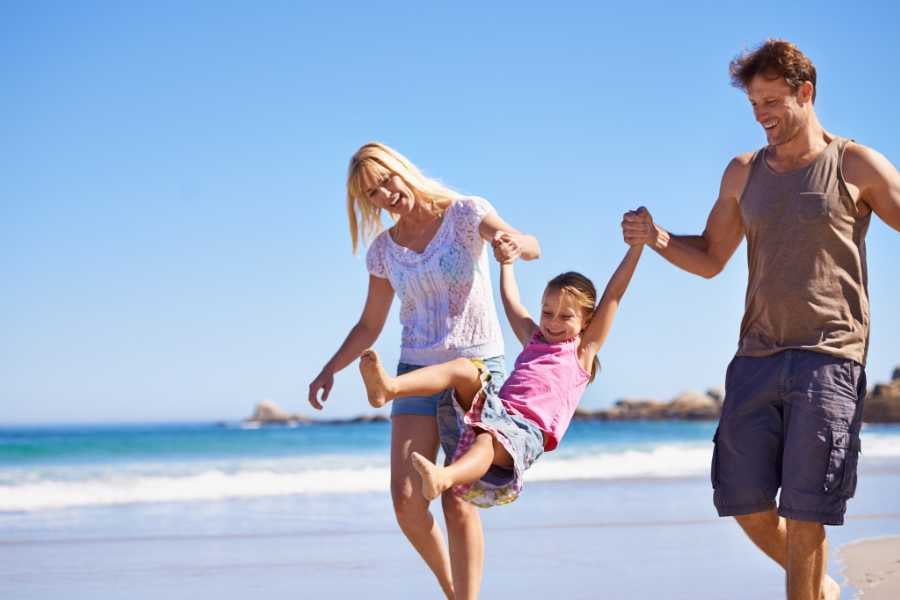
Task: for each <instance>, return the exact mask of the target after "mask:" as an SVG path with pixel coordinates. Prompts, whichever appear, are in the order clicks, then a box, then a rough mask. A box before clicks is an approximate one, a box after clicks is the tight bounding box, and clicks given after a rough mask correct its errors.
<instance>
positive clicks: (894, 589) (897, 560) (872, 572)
mask: <svg viewBox="0 0 900 600" xmlns="http://www.w3.org/2000/svg"><path fill="white" fill-rule="evenodd" d="M838 559H839V561H840V562H841V564H842V565H843V566H844V571H843V575H844V577H845V578H846V580H847V582H848V583H849V584H850V585H851V586H853V587H854V588H856V590H857V596H855V597H857V598H860V599H861V600H897V598H900V536H895V537H884V538H874V539H863V540H859V541H856V542H851V543H850V544H847V545H846V546H843V547H842V548H840V550H839V551H838Z"/></svg>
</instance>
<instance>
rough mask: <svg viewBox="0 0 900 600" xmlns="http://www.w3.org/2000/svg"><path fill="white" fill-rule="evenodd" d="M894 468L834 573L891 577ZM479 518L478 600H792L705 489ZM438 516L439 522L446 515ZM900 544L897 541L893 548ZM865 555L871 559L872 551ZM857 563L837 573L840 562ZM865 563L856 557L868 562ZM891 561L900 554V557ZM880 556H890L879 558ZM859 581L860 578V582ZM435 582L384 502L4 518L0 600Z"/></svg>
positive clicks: (562, 493)
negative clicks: (888, 552) (885, 539)
mask: <svg viewBox="0 0 900 600" xmlns="http://www.w3.org/2000/svg"><path fill="white" fill-rule="evenodd" d="M897 481H898V473H897V472H896V471H893V470H891V471H886V472H870V473H868V474H867V475H866V476H865V477H864V478H863V479H862V481H861V485H860V497H859V498H857V499H856V501H855V502H854V505H852V508H851V511H850V513H849V514H848V519H847V524H846V525H845V526H844V527H832V528H829V538H830V540H831V547H832V548H833V551H832V553H831V554H832V556H831V558H830V562H829V573H831V574H832V576H834V577H835V578H836V579H837V580H838V581H839V582H841V583H842V585H843V595H842V597H843V598H853V597H854V595H855V593H856V592H855V590H854V587H855V588H858V589H859V590H860V591H863V590H865V591H866V592H867V593H866V595H865V599H866V600H870V598H887V597H897V596H896V595H894V596H890V594H891V592H889V591H888V590H891V589H894V590H895V589H896V588H889V587H886V584H882V585H881V586H875V585H873V586H872V588H871V589H872V590H878V589H879V587H880V590H881V592H887V593H888V595H881V596H875V595H870V594H873V593H875V592H874V591H873V592H869V591H868V590H869V588H867V587H866V586H865V583H864V582H863V583H861V582H860V581H861V580H858V579H857V576H856V572H857V571H856V569H857V567H856V565H857V564H862V565H863V567H862V568H863V571H861V572H862V573H870V574H875V575H876V576H880V575H878V574H881V573H886V572H887V570H888V564H887V563H883V565H884V566H879V565H882V563H881V562H876V561H874V560H873V559H871V558H868V557H870V556H881V557H883V556H885V552H884V551H883V549H882V547H881V546H880V545H872V544H881V543H882V542H881V541H880V540H873V541H867V542H863V543H861V544H853V545H850V546H848V554H846V555H845V554H844V553H842V552H841V548H842V547H843V546H844V545H846V544H849V543H850V542H853V541H854V540H857V539H861V538H874V537H877V536H882V535H885V534H889V535H895V536H900V513H897V512H889V510H890V506H889V504H890V503H889V501H888V500H886V499H887V498H889V497H892V494H891V493H890V492H889V491H890V490H892V489H896V485H897ZM526 490H527V491H526V493H525V494H523V497H522V498H520V500H518V501H517V502H515V503H514V504H512V505H509V506H507V507H500V508H496V509H491V510H488V511H483V512H482V516H483V520H484V525H485V531H486V537H487V547H486V568H485V576H484V587H483V593H482V597H484V598H494V599H503V598H511V599H513V598H534V597H541V596H548V595H551V594H552V595H554V596H556V597H561V598H567V599H568V598H572V599H591V598H603V599H612V600H615V599H623V600H624V599H629V600H631V599H635V598H662V597H664V598H668V599H684V600H698V599H699V600H703V599H708V600H718V599H720V598H729V600H757V599H759V598H779V597H782V594H783V574H782V573H781V572H780V570H779V569H778V568H777V567H776V566H775V565H774V563H772V562H771V561H769V560H768V559H766V558H765V557H763V556H762V555H761V554H760V553H759V552H757V551H755V549H753V548H752V547H751V545H750V543H749V542H748V541H747V539H745V537H744V536H743V534H742V533H741V532H740V531H739V529H738V528H737V526H735V524H734V523H733V522H731V520H729V519H719V518H717V517H716V516H715V514H714V511H713V509H712V506H711V503H710V499H709V489H708V483H707V482H706V481H705V480H703V479H699V478H684V479H672V480H658V479H657V480H620V481H568V482H548V483H543V482H542V483H536V484H533V485H529V486H527V487H526ZM438 517H439V515H438ZM898 540H900V537H894V538H891V539H890V540H889V543H890V544H893V545H892V546H890V547H891V548H894V549H896V548H897V544H898ZM867 553H868V554H867ZM839 555H840V557H841V560H842V561H844V562H845V563H846V564H847V565H848V572H847V578H848V579H847V580H843V578H842V577H841V576H840V573H841V565H840V563H838V556H839ZM858 555H859V556H862V558H858ZM895 556H896V554H895ZM879 560H880V559H879ZM863 577H864V578H865V577H866V576H865V575H863ZM435 592H436V588H435V585H434V583H433V581H432V578H431V576H430V574H429V573H428V572H427V571H426V570H425V568H424V567H423V565H422V564H421V562H420V561H419V560H418V558H417V557H416V556H415V555H414V553H413V551H412V550H411V549H410V548H409V546H408V545H407V544H406V543H405V541H404V540H403V538H402V536H401V534H400V532H399V531H398V530H397V527H396V525H395V524H394V522H393V517H392V514H391V511H390V501H389V499H388V498H387V497H386V496H385V495H384V494H380V493H368V494H359V495H354V496H353V497H352V499H348V498H345V499H341V498H337V497H333V496H328V495H322V496H308V497H302V496H297V497H283V498H257V499H252V500H231V501H221V502H214V503H192V504H184V503H166V504H150V505H132V506H116V507H95V508H90V509H70V510H59V511H47V512H44V513H41V514H39V515H28V514H20V515H12V514H5V515H0V597H3V598H14V599H16V600H19V599H29V600H37V599H40V600H44V599H50V598H60V597H83V598H94V599H104V598H110V599H112V598H122V597H128V598H133V599H138V600H141V599H147V600H149V599H158V598H161V597H162V598H185V599H187V598H192V599H193V598H198V597H200V598H207V597H217V598H220V599H224V600H228V599H231V598H234V599H237V598H244V597H246V596H247V595H248V594H254V595H265V596H266V597H267V598H271V599H276V598H315V597H318V596H320V595H323V596H327V597H329V598H336V599H342V598H347V599H350V598H359V597H366V598H375V599H377V598H385V599H393V598H436V597H437V595H436V593H435Z"/></svg>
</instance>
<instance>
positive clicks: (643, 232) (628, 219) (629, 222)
mask: <svg viewBox="0 0 900 600" xmlns="http://www.w3.org/2000/svg"><path fill="white" fill-rule="evenodd" d="M622 237H624V238H625V243H626V244H628V245H629V246H639V245H641V244H648V245H650V246H651V247H652V246H653V245H654V243H655V241H656V237H657V231H656V226H655V225H654V224H653V216H652V215H651V214H650V211H648V210H647V209H646V208H644V207H643V206H641V207H640V208H638V209H637V210H630V211H628V212H627V213H625V214H624V215H623V216H622Z"/></svg>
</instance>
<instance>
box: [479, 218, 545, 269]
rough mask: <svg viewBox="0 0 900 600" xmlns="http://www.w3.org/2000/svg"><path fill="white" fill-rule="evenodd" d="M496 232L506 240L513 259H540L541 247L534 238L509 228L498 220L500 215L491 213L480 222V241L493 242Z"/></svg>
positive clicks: (507, 224)
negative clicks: (501, 234) (500, 233)
mask: <svg viewBox="0 0 900 600" xmlns="http://www.w3.org/2000/svg"><path fill="white" fill-rule="evenodd" d="M498 232H502V233H503V234H504V238H505V239H507V240H508V242H509V244H510V246H511V248H512V250H513V253H514V257H513V258H521V259H522V260H534V259H536V258H540V257H541V245H540V243H538V240H537V238H536V237H534V236H533V235H526V234H524V233H522V232H521V231H519V230H517V229H515V228H513V227H511V226H510V225H509V223H507V222H506V221H504V220H503V219H501V218H500V215H498V214H497V213H495V212H492V213H490V214H488V215H486V216H485V217H484V219H482V220H481V224H480V225H479V226H478V233H479V234H480V235H481V237H482V239H484V240H486V241H488V242H493V241H494V239H495V237H496V235H497V233H498Z"/></svg>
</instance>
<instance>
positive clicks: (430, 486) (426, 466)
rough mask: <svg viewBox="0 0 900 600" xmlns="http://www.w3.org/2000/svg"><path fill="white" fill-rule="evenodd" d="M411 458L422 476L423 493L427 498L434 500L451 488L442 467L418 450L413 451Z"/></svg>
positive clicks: (414, 466)
mask: <svg viewBox="0 0 900 600" xmlns="http://www.w3.org/2000/svg"><path fill="white" fill-rule="evenodd" d="M410 460H411V461H412V466H413V468H414V469H415V470H416V472H417V473H418V474H419V475H420V476H421V477H422V495H423V496H425V499H426V500H434V499H435V498H437V497H438V496H440V495H441V494H443V493H444V492H445V491H446V490H447V489H449V488H450V485H449V483H448V482H447V481H446V479H445V477H444V474H443V469H442V468H440V467H438V466H437V465H436V464H434V463H433V462H431V461H430V460H428V459H427V458H425V457H424V456H422V455H421V454H419V453H418V452H413V453H412V455H411V456H410Z"/></svg>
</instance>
